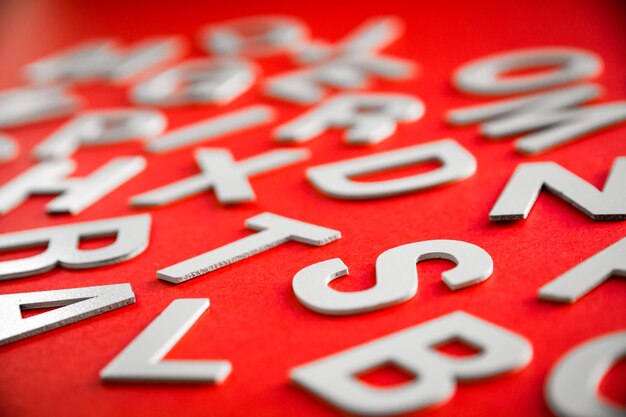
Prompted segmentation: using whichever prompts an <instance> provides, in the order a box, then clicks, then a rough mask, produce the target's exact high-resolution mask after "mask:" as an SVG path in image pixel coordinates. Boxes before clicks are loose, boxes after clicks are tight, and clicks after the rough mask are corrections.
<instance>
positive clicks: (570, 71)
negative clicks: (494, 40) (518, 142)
mask: <svg viewBox="0 0 626 417" xmlns="http://www.w3.org/2000/svg"><path fill="white" fill-rule="evenodd" d="M556 65H558V68H556V69H552V68H551V69H549V70H544V71H541V72H540V73H539V74H530V75H516V76H507V77H502V76H501V75H502V73H505V72H509V71H521V70H528V69H533V68H541V67H545V66H556ZM601 70H602V60H601V58H600V57H599V56H598V55H596V54H594V53H592V52H589V51H585V50H583V49H575V48H545V47H544V48H530V49H519V50H516V51H512V52H506V53H501V54H497V55H492V56H488V57H485V58H480V59H478V60H476V61H472V62H470V63H468V64H465V65H463V66H462V67H461V68H459V69H458V70H457V71H456V73H455V74H454V85H455V86H456V87H457V88H458V89H459V90H461V91H464V92H466V93H471V94H483V95H507V94H517V93H527V92H530V91H533V90H538V89H541V88H548V87H554V86H555V85H559V84H565V83H568V82H571V81H577V80H581V79H584V78H590V77H595V76H596V75H598V74H599V73H600V71H601Z"/></svg>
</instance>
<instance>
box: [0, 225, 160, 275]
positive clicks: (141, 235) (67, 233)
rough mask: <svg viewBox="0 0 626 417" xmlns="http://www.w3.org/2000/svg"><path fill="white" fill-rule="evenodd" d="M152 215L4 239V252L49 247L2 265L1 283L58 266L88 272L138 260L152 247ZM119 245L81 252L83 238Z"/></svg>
mask: <svg viewBox="0 0 626 417" xmlns="http://www.w3.org/2000/svg"><path fill="white" fill-rule="evenodd" d="M150 221H151V219H150V215H149V214H140V215H135V216H126V217H116V218H112V219H106V220H97V221H92V222H83V223H76V224H69V225H63V226H52V227H44V228H41V229H33V230H24V231H20V232H13V233H5V234H1V235H0V250H2V251H4V250H7V249H20V248H27V247H32V246H36V245H40V244H47V248H46V250H44V251H43V252H42V253H40V254H38V255H34V256H31V257H28V258H25V259H15V260H9V261H3V262H0V281H2V280H6V279H12V278H19V277H25V276H29V275H35V274H38V273H41V272H45V271H48V270H50V269H52V268H54V267H55V266H57V265H61V266H63V267H65V268H70V269H86V268H95V267H98V266H105V265H111V264H115V263H119V262H123V261H126V260H128V259H131V258H134V257H135V256H137V255H139V254H140V253H141V252H143V251H144V250H145V249H146V247H147V246H148V241H149V238H150ZM112 235H114V236H115V237H116V238H115V242H114V243H112V244H110V245H108V246H105V247H103V248H98V249H89V250H83V249H79V248H78V243H79V242H80V239H81V238H86V237H99V236H112Z"/></svg>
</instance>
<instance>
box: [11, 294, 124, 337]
mask: <svg viewBox="0 0 626 417" xmlns="http://www.w3.org/2000/svg"><path fill="white" fill-rule="evenodd" d="M134 302H135V294H134V293H133V290H132V288H131V287H130V284H116V285H102V286H98V287H85V288H70V289H66V290H53V291H37V292H25V293H20V294H5V295H0V322H2V326H1V327H0V346H2V345H6V344H7V343H11V342H15V341H18V340H22V339H26V338H27V337H31V336H34V335H37V334H40V333H43V332H47V331H48V330H53V329H58V328H59V327H63V326H67V325H68V324H72V323H76V322H77V321H80V320H85V319H88V318H90V317H94V316H97V315H99V314H102V313H106V312H107V311H111V310H115V309H116V308H120V307H124V306H127V305H130V304H133V303H134ZM51 307H58V308H57V309H55V310H52V311H46V312H44V313H41V314H37V315H36V316H32V317H28V318H22V310H31V309H37V308H51Z"/></svg>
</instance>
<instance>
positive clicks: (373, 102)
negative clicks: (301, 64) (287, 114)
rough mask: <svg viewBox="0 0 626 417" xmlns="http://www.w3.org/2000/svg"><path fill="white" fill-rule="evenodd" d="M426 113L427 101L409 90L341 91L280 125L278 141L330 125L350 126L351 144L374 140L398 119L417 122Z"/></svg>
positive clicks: (312, 133) (390, 131)
mask: <svg viewBox="0 0 626 417" xmlns="http://www.w3.org/2000/svg"><path fill="white" fill-rule="evenodd" d="M423 114H424V104H423V103H422V101H421V100H420V99H418V98H417V97H413V96H410V95H408V94H388V93H367V94H365V93H363V94H340V95H338V96H335V97H333V98H331V99H329V100H327V101H326V102H324V103H322V104H320V105H319V106H318V107H316V108H314V109H312V110H309V111H308V112H306V113H304V114H303V115H301V116H299V117H297V118H296V119H295V120H292V121H290V122H288V123H287V124H284V125H282V126H280V127H279V128H278V129H277V130H276V132H275V137H276V140H278V141H279V142H297V143H302V142H305V141H307V140H310V139H312V138H313V137H315V136H318V135H320V134H322V133H323V132H324V131H325V130H326V129H328V128H343V127H345V128H348V131H347V132H346V136H345V137H346V141H347V142H348V143H350V144H375V143H378V142H381V141H382V140H384V139H387V138H388V137H389V136H391V135H392V134H393V133H394V132H395V130H396V123H397V122H414V121H416V120H418V119H419V118H420V117H422V115H423Z"/></svg>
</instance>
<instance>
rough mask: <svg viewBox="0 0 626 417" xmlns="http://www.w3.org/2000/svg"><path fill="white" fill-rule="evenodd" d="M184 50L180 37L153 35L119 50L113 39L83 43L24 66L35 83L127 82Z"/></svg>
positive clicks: (182, 39) (176, 56)
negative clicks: (98, 80) (95, 80)
mask: <svg viewBox="0 0 626 417" xmlns="http://www.w3.org/2000/svg"><path fill="white" fill-rule="evenodd" d="M184 50H185V40H184V38H182V37H179V36H167V37H165V36H163V37H152V38H149V39H146V40H144V41H141V42H138V43H137V44H135V45H133V46H132V47H131V48H125V49H122V48H120V46H119V45H118V43H117V42H116V41H115V40H113V39H96V40H90V41H87V42H83V43H81V44H79V45H76V46H74V47H72V48H69V49H66V50H65V51H62V52H60V53H57V54H54V55H51V56H48V57H45V58H42V59H39V60H37V61H35V62H33V63H31V64H29V65H28V66H27V67H26V76H27V77H28V78H29V79H30V80H31V81H33V82H34V83H37V84H47V83H55V82H68V81H69V82H71V81H84V80H93V79H104V80H112V81H116V82H119V81H129V80H131V79H133V78H136V77H137V76H138V75H140V74H143V73H145V72H146V71H148V70H150V69H154V68H157V67H159V66H161V65H163V64H166V63H168V62H172V61H174V60H176V59H178V58H179V57H180V56H181V55H182V54H183V52H184Z"/></svg>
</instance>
